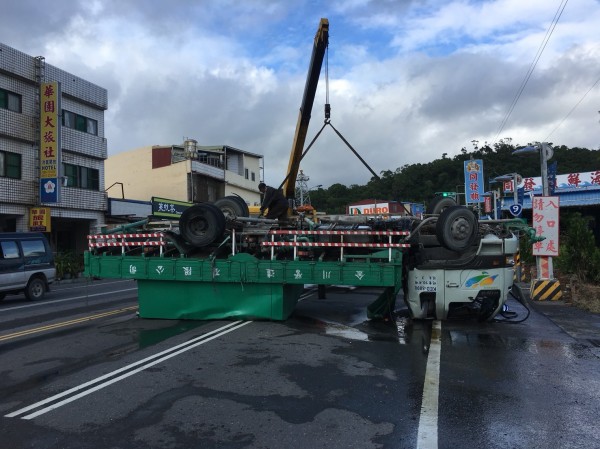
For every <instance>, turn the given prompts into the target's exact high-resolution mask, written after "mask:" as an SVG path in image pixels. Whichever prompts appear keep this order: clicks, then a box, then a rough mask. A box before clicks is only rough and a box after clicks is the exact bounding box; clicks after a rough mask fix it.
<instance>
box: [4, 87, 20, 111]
mask: <svg viewBox="0 0 600 449" xmlns="http://www.w3.org/2000/svg"><path fill="white" fill-rule="evenodd" d="M0 108H4V109H8V110H9V111H14V112H21V96H20V95H19V94H14V93H12V92H9V91H8V90H4V89H0Z"/></svg>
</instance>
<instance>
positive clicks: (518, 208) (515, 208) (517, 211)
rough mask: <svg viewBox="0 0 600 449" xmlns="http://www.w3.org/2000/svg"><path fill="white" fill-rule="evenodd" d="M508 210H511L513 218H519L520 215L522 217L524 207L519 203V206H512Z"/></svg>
mask: <svg viewBox="0 0 600 449" xmlns="http://www.w3.org/2000/svg"><path fill="white" fill-rule="evenodd" d="M508 209H509V210H510V213H511V214H513V216H515V217H518V216H519V215H521V211H522V210H523V206H522V205H520V204H519V203H517V204H511V205H510V207H509V208H508Z"/></svg>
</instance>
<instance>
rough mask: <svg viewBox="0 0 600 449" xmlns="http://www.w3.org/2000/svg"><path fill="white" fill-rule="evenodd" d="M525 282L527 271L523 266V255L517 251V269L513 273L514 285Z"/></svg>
mask: <svg viewBox="0 0 600 449" xmlns="http://www.w3.org/2000/svg"><path fill="white" fill-rule="evenodd" d="M524 281H525V269H524V267H523V265H522V264H521V253H520V252H519V251H517V252H516V253H515V269H514V272H513V283H514V282H524Z"/></svg>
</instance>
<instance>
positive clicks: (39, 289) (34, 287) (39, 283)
mask: <svg viewBox="0 0 600 449" xmlns="http://www.w3.org/2000/svg"><path fill="white" fill-rule="evenodd" d="M45 293H46V282H45V281H44V279H43V278H41V277H39V276H34V277H32V278H31V279H29V282H28V283H27V286H26V287H25V297H26V298H27V299H28V300H30V301H36V300H38V299H42V298H43V297H44V294H45Z"/></svg>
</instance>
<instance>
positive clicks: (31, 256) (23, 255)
mask: <svg viewBox="0 0 600 449" xmlns="http://www.w3.org/2000/svg"><path fill="white" fill-rule="evenodd" d="M55 276H56V268H55V266H54V255H53V254H52V249H51V248H50V244H49V243H48V240H47V239H46V237H45V236H44V234H42V233H38V232H3V233H0V300H3V299H4V298H5V296H6V295H7V294H18V293H21V292H23V293H25V297H26V298H27V299H30V300H36V299H42V298H43V297H44V294H45V293H46V292H47V291H49V290H50V284H51V283H52V282H54V278H55Z"/></svg>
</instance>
